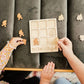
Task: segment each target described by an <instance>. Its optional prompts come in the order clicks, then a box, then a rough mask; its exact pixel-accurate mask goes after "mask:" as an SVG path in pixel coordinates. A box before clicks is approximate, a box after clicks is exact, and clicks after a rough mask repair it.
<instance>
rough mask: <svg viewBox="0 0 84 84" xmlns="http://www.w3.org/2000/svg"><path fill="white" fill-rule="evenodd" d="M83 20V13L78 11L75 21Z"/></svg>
mask: <svg viewBox="0 0 84 84" xmlns="http://www.w3.org/2000/svg"><path fill="white" fill-rule="evenodd" d="M82 20H83V15H82V14H81V13H80V14H79V15H78V16H77V21H82Z"/></svg>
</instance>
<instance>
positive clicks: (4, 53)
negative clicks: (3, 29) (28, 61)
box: [0, 37, 26, 74]
mask: <svg viewBox="0 0 84 84" xmlns="http://www.w3.org/2000/svg"><path fill="white" fill-rule="evenodd" d="M21 44H26V40H25V39H22V38H19V37H14V38H12V39H11V40H10V41H8V43H7V45H6V46H5V47H4V48H3V49H2V50H1V51H0V74H1V71H2V69H3V68H4V67H5V66H6V64H7V62H8V60H9V58H10V56H11V54H12V51H13V50H14V49H15V48H16V47H17V46H19V45H21Z"/></svg>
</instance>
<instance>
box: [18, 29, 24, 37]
mask: <svg viewBox="0 0 84 84" xmlns="http://www.w3.org/2000/svg"><path fill="white" fill-rule="evenodd" d="M19 36H20V37H22V36H24V32H23V31H22V29H21V30H19Z"/></svg>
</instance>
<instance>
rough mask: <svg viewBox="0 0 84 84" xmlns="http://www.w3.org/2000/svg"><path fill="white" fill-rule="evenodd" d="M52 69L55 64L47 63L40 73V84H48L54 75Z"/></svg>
mask: <svg viewBox="0 0 84 84" xmlns="http://www.w3.org/2000/svg"><path fill="white" fill-rule="evenodd" d="M54 67H55V64H54V63H53V62H49V63H48V64H47V65H45V67H44V68H43V70H42V72H41V81H40V84H50V81H51V79H52V77H53V75H54Z"/></svg>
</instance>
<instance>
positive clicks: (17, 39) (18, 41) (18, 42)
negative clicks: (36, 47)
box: [9, 37, 24, 48]
mask: <svg viewBox="0 0 84 84" xmlns="http://www.w3.org/2000/svg"><path fill="white" fill-rule="evenodd" d="M9 44H10V45H11V46H12V47H13V48H16V47H17V46H19V45H21V44H24V41H23V39H22V38H20V37H13V38H12V39H11V40H10V41H9Z"/></svg>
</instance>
